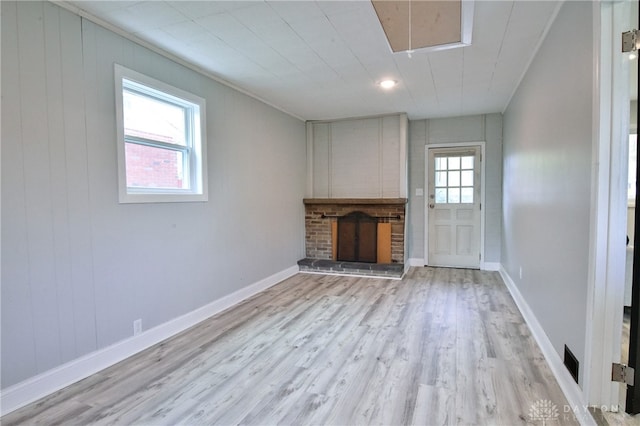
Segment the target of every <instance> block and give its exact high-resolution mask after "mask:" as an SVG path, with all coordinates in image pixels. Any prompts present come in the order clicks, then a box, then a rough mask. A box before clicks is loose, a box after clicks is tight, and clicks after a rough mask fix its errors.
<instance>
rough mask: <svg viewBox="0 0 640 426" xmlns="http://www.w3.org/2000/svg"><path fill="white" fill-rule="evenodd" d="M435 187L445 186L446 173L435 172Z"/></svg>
mask: <svg viewBox="0 0 640 426" xmlns="http://www.w3.org/2000/svg"><path fill="white" fill-rule="evenodd" d="M436 186H437V187H442V186H447V172H436Z"/></svg>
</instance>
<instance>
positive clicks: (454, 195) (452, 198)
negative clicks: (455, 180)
mask: <svg viewBox="0 0 640 426" xmlns="http://www.w3.org/2000/svg"><path fill="white" fill-rule="evenodd" d="M447 202H448V203H459V202H460V188H449V196H448V197H447Z"/></svg>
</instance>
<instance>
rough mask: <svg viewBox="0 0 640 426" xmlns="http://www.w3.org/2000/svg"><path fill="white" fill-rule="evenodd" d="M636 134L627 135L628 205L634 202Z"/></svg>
mask: <svg viewBox="0 0 640 426" xmlns="http://www.w3.org/2000/svg"><path fill="white" fill-rule="evenodd" d="M637 140H638V135H637V134H635V133H634V134H630V135H629V179H628V181H627V182H628V183H627V203H628V204H629V205H630V206H634V205H635V204H636V164H637V161H638V160H637V158H638V145H637Z"/></svg>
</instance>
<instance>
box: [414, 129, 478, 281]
mask: <svg viewBox="0 0 640 426" xmlns="http://www.w3.org/2000/svg"><path fill="white" fill-rule="evenodd" d="M486 145H487V144H486V142H485V141H476V142H451V143H434V144H426V145H425V146H424V197H423V200H424V205H423V208H424V264H425V265H429V176H430V174H431V172H432V170H431V167H429V150H430V149H441V148H480V270H485V259H484V239H485V232H484V225H485V218H484V212H485V211H486V206H485V164H486V158H487V157H486V155H485V148H486Z"/></svg>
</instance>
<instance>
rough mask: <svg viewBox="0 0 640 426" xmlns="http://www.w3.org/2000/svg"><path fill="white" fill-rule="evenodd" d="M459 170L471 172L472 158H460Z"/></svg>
mask: <svg viewBox="0 0 640 426" xmlns="http://www.w3.org/2000/svg"><path fill="white" fill-rule="evenodd" d="M461 168H462V169H472V170H473V157H462V159H461Z"/></svg>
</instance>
